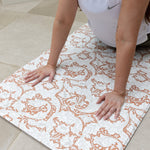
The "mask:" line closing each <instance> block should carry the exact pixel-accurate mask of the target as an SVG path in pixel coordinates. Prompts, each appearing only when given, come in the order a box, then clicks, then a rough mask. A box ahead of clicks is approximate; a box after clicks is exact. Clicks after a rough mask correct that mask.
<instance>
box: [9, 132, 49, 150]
mask: <svg viewBox="0 0 150 150" xmlns="http://www.w3.org/2000/svg"><path fill="white" fill-rule="evenodd" d="M8 150H50V149H49V148H47V147H46V146H45V145H43V144H42V143H40V142H38V141H37V140H35V139H34V138H33V137H31V136H29V135H27V134H26V133H24V132H21V133H20V134H19V135H18V136H17V138H16V139H15V140H14V142H13V143H12V144H11V146H10V148H9V149H8Z"/></svg>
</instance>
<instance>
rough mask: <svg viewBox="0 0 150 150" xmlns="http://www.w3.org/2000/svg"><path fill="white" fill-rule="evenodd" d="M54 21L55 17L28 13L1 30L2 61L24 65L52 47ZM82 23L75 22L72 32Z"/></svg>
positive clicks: (0, 58)
mask: <svg viewBox="0 0 150 150" xmlns="http://www.w3.org/2000/svg"><path fill="white" fill-rule="evenodd" d="M53 22H54V17H47V16H39V15H31V14H26V15H24V16H23V17H21V18H19V19H16V20H15V21H14V22H12V23H11V24H9V25H8V26H7V27H5V28H4V29H3V30H1V31H0V45H1V47H0V60H1V62H4V63H9V64H13V65H20V66H22V65H25V64H26V63H27V62H29V61H30V60H33V59H35V58H36V57H38V56H39V55H40V54H41V53H42V52H43V51H45V50H48V49H50V45H51V36H52V27H53ZM82 24H84V23H79V22H78V23H77V22H76V23H74V24H73V26H72V29H71V31H70V34H71V33H72V32H73V31H74V30H76V29H77V28H78V27H79V26H81V25H82ZM8 43H9V44H8Z"/></svg>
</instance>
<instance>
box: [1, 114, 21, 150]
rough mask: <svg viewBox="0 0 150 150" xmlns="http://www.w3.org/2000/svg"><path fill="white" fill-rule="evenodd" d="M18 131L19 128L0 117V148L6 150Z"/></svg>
mask: <svg viewBox="0 0 150 150" xmlns="http://www.w3.org/2000/svg"><path fill="white" fill-rule="evenodd" d="M20 132H21V130H20V129H18V128H17V127H15V126H14V125H12V124H11V123H9V122H8V121H7V120H5V119H3V118H1V117H0V150H8V148H9V145H10V144H11V143H12V142H13V141H14V140H15V138H16V137H17V136H18V134H19V133H20Z"/></svg>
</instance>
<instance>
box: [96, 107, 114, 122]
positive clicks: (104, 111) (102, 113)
mask: <svg viewBox="0 0 150 150" xmlns="http://www.w3.org/2000/svg"><path fill="white" fill-rule="evenodd" d="M110 107H111V106H110V105H107V106H106V107H105V108H104V109H103V111H102V112H101V113H100V114H99V115H98V116H99V117H98V119H99V120H100V119H101V118H102V117H103V116H104V115H105V114H106V113H107V112H108V111H109V109H110Z"/></svg>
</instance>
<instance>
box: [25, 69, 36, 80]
mask: <svg viewBox="0 0 150 150" xmlns="http://www.w3.org/2000/svg"><path fill="white" fill-rule="evenodd" d="M36 73H37V72H35V71H33V72H32V73H29V74H28V75H27V76H25V77H24V79H25V80H26V79H27V78H30V77H32V76H33V75H35V74H36Z"/></svg>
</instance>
